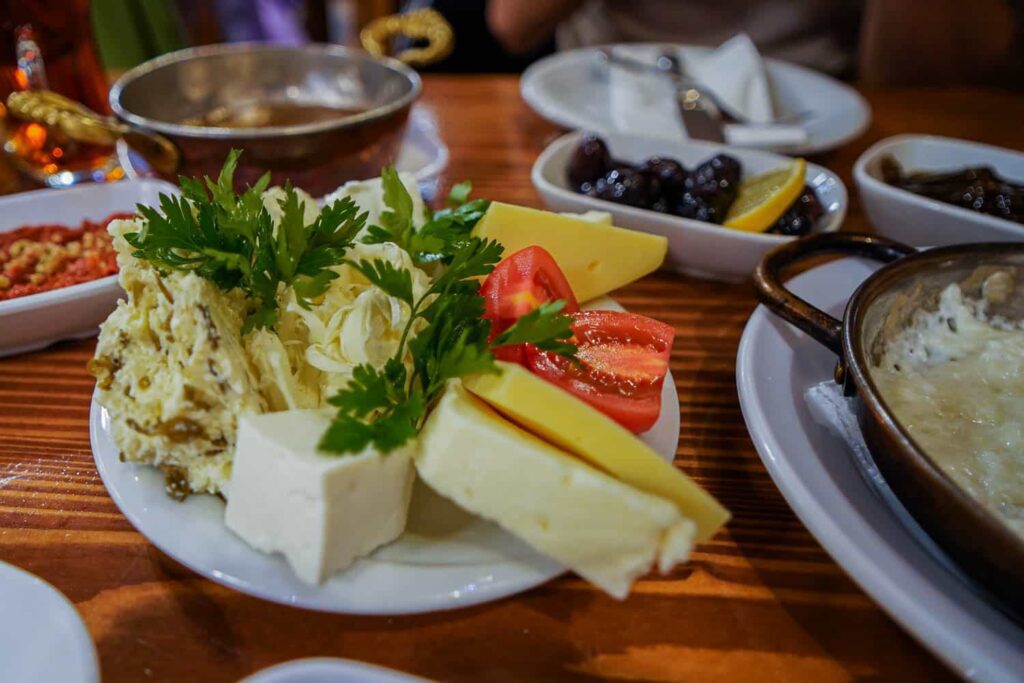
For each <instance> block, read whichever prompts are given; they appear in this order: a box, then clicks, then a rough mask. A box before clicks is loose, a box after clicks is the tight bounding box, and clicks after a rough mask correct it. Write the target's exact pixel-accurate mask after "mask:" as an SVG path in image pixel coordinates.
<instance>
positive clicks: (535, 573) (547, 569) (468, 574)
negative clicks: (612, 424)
mask: <svg viewBox="0 0 1024 683" xmlns="http://www.w3.org/2000/svg"><path fill="white" fill-rule="evenodd" d="M603 301H604V302H608V301H609V300H607V299H604V300H603ZM599 307H601V308H612V307H618V306H617V305H615V304H612V305H608V304H607V303H605V304H603V305H600V306H599ZM110 427H111V425H110V416H109V414H108V413H107V411H106V410H105V409H104V408H102V407H101V406H100V404H99V403H97V401H96V398H95V396H94V397H93V401H92V408H91V411H90V416H89V436H90V440H91V442H92V452H93V457H94V458H95V460H96V468H97V469H98V470H99V473H100V477H101V478H102V479H103V483H104V484H105V485H106V487H107V491H108V493H110V497H111V498H113V499H114V502H115V503H116V504H117V506H118V507H119V508H120V509H121V512H122V513H124V516H125V517H127V518H128V521H129V522H131V523H132V525H133V526H134V527H135V528H136V529H138V530H139V532H140V533H141V534H142V535H143V536H145V537H146V538H148V539H149V540H150V542H152V543H153V545H155V546H156V547H158V548H160V550H162V551H164V552H165V553H167V554H168V555H170V556H171V557H173V558H174V559H176V560H178V561H179V562H181V563H182V564H184V565H186V566H187V567H189V568H190V569H192V570H193V571H195V572H197V573H198V574H201V575H203V576H205V577H206V578H208V579H211V580H213V581H216V582H218V583H221V584H224V585H226V586H228V587H229V588H234V589H235V590H238V591H241V592H243V593H247V594H249V595H254V596H256V597H259V598H263V599H265V600H270V601H272V602H279V603H282V604H286V605H293V606H296V607H305V608H307V609H313V610H319V611H323V612H336V613H343V614H380V615H397V614H415V613H421V612H433V611H437V610H446V609H456V608H459V607H468V606H470V605H476V604H480V603H484V602H491V601H493V600H498V599H500V598H503V597H506V596H509V595H513V594H516V593H521V592H523V591H525V590H528V589H530V588H533V587H534V586H538V585H540V584H542V583H545V582H547V581H549V580H551V579H553V578H554V577H556V576H558V575H559V574H562V573H563V572H564V571H565V568H564V567H562V566H561V565H559V564H558V563H556V562H554V561H553V560H551V559H548V558H547V557H544V556H542V555H540V554H538V553H537V552H535V551H534V550H532V549H531V548H530V547H529V546H527V545H526V544H524V543H523V542H521V541H519V540H518V539H516V538H515V537H514V536H512V535H510V534H508V533H506V532H505V531H503V530H502V529H500V528H499V527H498V526H497V525H495V524H492V523H490V522H486V521H484V520H482V519H480V518H478V517H475V516H473V515H470V514H468V513H466V512H464V511H463V510H461V509H460V508H458V507H456V506H455V505H454V504H452V503H450V502H448V501H447V500H446V499H444V498H442V497H441V496H439V495H437V494H436V493H434V492H433V491H432V490H431V489H430V488H429V487H427V486H426V485H424V484H423V483H422V482H420V481H417V482H416V485H415V488H414V489H413V498H412V504H411V506H410V509H409V522H408V525H407V527H406V530H405V533H404V534H403V535H402V536H401V537H399V539H398V540H397V541H395V542H394V543H391V544H390V545H387V546H385V547H383V548H381V549H380V550H378V551H377V552H375V553H373V554H372V555H371V556H369V557H366V558H363V559H361V560H358V561H357V562H356V563H355V564H354V565H352V566H351V567H349V568H348V569H346V570H345V571H342V572H340V573H338V574H336V575H335V576H334V577H332V578H330V579H328V580H327V581H326V582H324V583H323V584H322V585H319V586H314V585H309V584H306V583H304V582H302V581H301V580H300V579H299V578H298V577H296V576H295V574H294V573H293V572H292V570H291V568H290V567H289V566H288V563H287V562H286V561H285V560H284V558H283V557H281V556H280V555H266V554H263V553H260V552H257V551H256V550H253V549H252V548H251V547H249V546H248V545H247V544H246V543H245V541H243V540H241V539H240V538H238V537H237V536H235V535H234V534H233V533H231V531H230V530H229V529H228V528H227V527H226V526H225V525H224V501H223V500H221V499H220V498H218V497H215V496H210V495H194V496H190V497H189V498H188V499H186V500H185V501H184V502H181V503H179V502H177V501H175V500H172V499H171V498H170V497H168V496H167V494H166V493H165V491H164V480H163V475H162V473H161V472H160V471H159V470H157V469H155V468H153V467H145V466H141V465H134V464H130V463H123V462H121V461H120V458H119V452H118V449H117V446H116V445H115V443H114V440H113V437H112V435H111V430H110ZM642 438H643V440H644V441H645V442H646V443H647V444H648V445H649V446H651V448H653V449H654V450H655V451H657V452H658V453H659V454H660V455H661V456H662V457H663V458H665V459H666V460H668V461H669V462H671V461H672V459H673V458H674V457H675V451H676V446H677V445H678V443H679V395H678V393H676V387H675V383H674V382H673V380H672V377H671V375H669V376H668V377H666V378H665V385H664V389H663V391H662V397H661V415H660V416H659V418H658V421H657V422H656V423H655V425H654V427H652V428H651V429H650V430H649V431H648V432H646V433H645V434H643V435H642ZM182 529H187V530H188V532H187V533H182Z"/></svg>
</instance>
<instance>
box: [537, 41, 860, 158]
mask: <svg viewBox="0 0 1024 683" xmlns="http://www.w3.org/2000/svg"><path fill="white" fill-rule="evenodd" d="M658 45H660V44H657V43H637V44H635V46H636V47H641V48H642V47H648V46H658ZM665 45H673V46H675V47H678V48H682V49H688V50H695V51H706V52H710V51H711V50H713V49H714V48H710V47H704V46H696V45H686V44H680V43H666V44H665ZM602 47H614V45H603V46H602V45H596V46H590V47H583V48H577V49H574V50H568V51H565V52H557V53H555V54H553V55H549V56H547V57H544V58H542V59H539V60H537V61H536V62H534V63H533V64H531V65H530V66H529V67H527V68H526V70H525V71H523V73H522V76H521V78H520V81H519V92H520V96H521V97H522V98H523V100H524V101H525V102H526V103H527V104H528V105H529V106H530V107H531V108H533V110H534V111H535V112H537V113H538V114H539V115H540V116H542V117H543V118H545V119H547V120H549V121H551V122H553V123H555V124H556V125H559V126H561V127H563V128H568V129H569V130H573V129H577V128H588V129H589V128H590V126H581V125H580V120H579V119H574V118H573V117H569V116H565V115H563V112H562V111H561V109H560V108H559V107H556V106H554V105H551V104H549V103H548V101H547V100H546V98H545V97H544V96H543V95H542V94H541V93H540V90H539V87H538V83H539V82H540V81H541V77H542V76H543V75H546V74H547V73H548V72H550V71H553V70H554V69H556V68H558V66H559V65H560V62H562V63H569V62H570V61H572V60H583V59H590V58H588V57H587V56H586V55H587V53H592V52H594V51H596V50H597V49H599V48H602ZM593 61H595V63H596V60H593ZM764 62H765V65H766V67H767V69H768V76H769V79H772V78H777V77H778V75H779V74H785V73H797V74H800V75H802V76H803V77H810V78H812V79H822V80H827V81H830V82H831V83H832V84H833V86H834V87H839V88H841V89H842V90H843V91H845V92H846V94H847V95H849V96H850V97H851V99H852V100H853V101H854V102H856V105H857V106H856V111H854V112H853V113H852V114H851V115H852V116H853V117H854V118H855V119H856V123H855V125H853V126H851V127H850V128H849V130H848V131H846V132H845V133H844V134H842V135H835V136H833V137H832V138H831V139H826V140H823V141H820V142H817V143H816V142H814V140H813V138H812V139H811V140H808V141H807V142H806V143H804V144H801V145H793V146H783V147H763V148H757V149H763V150H772V151H775V152H778V153H783V154H805V155H813V154H819V153H821V152H827V151H829V150H832V149H837V148H839V147H842V146H843V145H845V144H847V143H849V142H850V141H852V140H855V139H857V138H858V137H860V136H861V135H863V134H864V131H866V130H867V129H868V126H869V125H870V124H871V115H872V112H871V105H870V104H868V101H867V100H866V99H864V96H863V95H861V94H860V93H859V92H857V90H856V89H854V88H852V87H850V86H849V85H847V84H846V83H843V82H842V81H838V80H837V79H834V78H832V77H830V76H827V75H825V74H822V73H819V72H817V71H814V70H813V69H808V68H807V67H803V66H800V65H799V64H792V63H789V62H784V61H781V60H777V59H772V58H770V57H767V58H765V60H764ZM594 132H615V131H609V130H600V129H595V130H594Z"/></svg>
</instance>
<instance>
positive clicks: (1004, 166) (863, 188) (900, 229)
mask: <svg viewBox="0 0 1024 683" xmlns="http://www.w3.org/2000/svg"><path fill="white" fill-rule="evenodd" d="M886 155H892V156H893V157H894V158H895V159H896V160H897V161H898V162H899V163H900V165H902V166H903V168H904V170H907V171H954V170H957V169H961V168H965V167H967V166H981V165H984V166H992V167H993V168H994V169H995V170H996V172H997V173H999V174H1000V175H1002V176H1004V177H1006V178H1009V179H1011V180H1015V181H1017V182H1022V181H1024V153H1022V152H1015V151H1013V150H1009V149H1004V148H1002V147H994V146H992V145H983V144H980V143H977V142H968V141H967V140H957V139H955V138H944V137H938V136H934V135H896V136H893V137H890V138H885V139H884V140H880V141H879V142H876V143H875V144H874V145H872V146H871V147H870V148H869V149H868V150H867V151H866V152H864V153H863V154H861V155H860V157H858V159H857V162H856V163H855V164H854V166H853V178H854V183H855V184H856V185H857V191H858V192H859V193H860V199H861V202H862V203H863V204H864V211H865V212H867V214H868V218H869V219H870V220H871V223H872V225H874V226H875V230H876V232H877V233H878V234H879V235H884V236H886V237H891V238H892V239H895V240H899V241H900V242H903V243H905V244H910V245H913V246H915V247H925V246H935V247H941V246H945V245H948V244H963V243H966V242H1019V241H1021V240H1024V225H1021V224H1019V223H1014V222H1013V221H1009V220H1006V219H1004V218H997V217H996V216H989V215H987V214H983V213H978V212H977V211H971V210H970V209H965V208H963V207H959V206H954V205H952V204H947V203H945V202H940V201H938V200H936V199H929V198H928V197H922V196H921V195H917V194H914V193H913V192H909V191H907V190H901V189H900V188H898V187H893V186H892V185H888V184H886V183H885V181H883V180H882V171H881V160H882V157H884V156H886Z"/></svg>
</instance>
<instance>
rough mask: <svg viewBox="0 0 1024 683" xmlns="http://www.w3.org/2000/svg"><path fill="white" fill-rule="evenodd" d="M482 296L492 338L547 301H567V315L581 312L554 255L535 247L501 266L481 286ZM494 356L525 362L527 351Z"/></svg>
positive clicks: (510, 350) (512, 350)
mask: <svg viewBox="0 0 1024 683" xmlns="http://www.w3.org/2000/svg"><path fill="white" fill-rule="evenodd" d="M480 295H481V296H482V297H483V298H484V307H485V308H484V318H486V319H487V320H490V321H491V339H494V338H495V337H497V336H498V335H499V334H501V333H502V332H504V331H505V330H506V329H508V328H509V327H511V326H512V325H513V324H514V323H515V322H516V321H517V320H519V318H521V317H523V316H524V315H526V314H527V313H529V312H530V311H532V310H533V309H535V308H537V307H538V306H540V305H541V304H543V303H546V302H548V301H558V300H559V299H561V300H563V301H565V307H564V308H563V309H562V311H563V312H564V313H575V312H577V311H579V310H580V306H579V304H578V303H577V302H576V296H575V295H574V294H573V293H572V287H571V286H570V285H569V281H568V280H567V279H566V278H565V274H564V273H562V269H561V268H559V267H558V264H557V263H556V262H555V259H554V258H553V257H552V256H551V254H549V253H548V252H547V251H546V250H545V249H543V248H542V247H536V246H534V247H526V248H525V249H520V250H519V251H517V252H515V253H514V254H512V255H511V256H509V257H507V258H506V259H505V260H503V261H502V262H501V263H499V264H498V265H497V266H496V267H495V269H494V270H493V271H491V274H490V275H488V276H487V279H486V280H484V283H483V285H481V286H480ZM495 355H496V356H498V358H500V359H501V360H507V361H511V362H514V363H523V362H524V361H525V348H524V345H518V346H509V347H503V348H500V349H498V350H497V352H496V353H495Z"/></svg>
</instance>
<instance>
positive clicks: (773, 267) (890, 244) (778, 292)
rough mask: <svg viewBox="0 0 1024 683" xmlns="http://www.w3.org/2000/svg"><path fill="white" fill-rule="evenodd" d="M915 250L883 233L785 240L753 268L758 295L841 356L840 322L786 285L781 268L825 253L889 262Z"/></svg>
mask: <svg viewBox="0 0 1024 683" xmlns="http://www.w3.org/2000/svg"><path fill="white" fill-rule="evenodd" d="M916 251H917V250H916V249H915V248H914V247H909V246H907V245H905V244H901V243H900V242H895V241H893V240H889V239H886V238H884V237H877V236H874V235H857V234H852V233H825V234H821V235H814V236H812V237H805V238H804V239H799V240H794V241H792V242H787V243H786V244H783V245H780V246H778V247H775V248H774V249H772V250H771V251H770V252H768V253H767V254H766V255H765V257H764V258H763V259H762V260H761V263H759V264H758V266H757V269H756V270H755V271H754V286H755V287H756V288H757V298H758V299H760V301H761V303H762V304H764V305H765V306H766V307H768V309H769V310H771V311H772V313H774V314H776V315H777V316H779V317H780V318H783V319H784V320H786V321H788V322H790V323H792V324H793V325H795V326H796V327H798V328H800V329H801V330H803V331H804V332H806V333H807V334H809V335H810V336H811V337H813V338H814V339H816V340H817V341H818V342H819V343H821V344H822V345H823V346H826V347H828V348H829V349H830V350H831V351H833V352H834V353H835V354H836V355H837V356H840V357H842V351H843V342H842V334H843V333H842V328H843V325H842V323H841V322H840V321H838V320H836V319H835V318H833V317H832V316H831V315H829V314H828V313H825V312H824V311H822V310H820V309H818V308H816V307H815V306H813V305H811V304H810V303H808V302H807V301H805V300H804V299H801V298H800V297H798V296H797V295H796V294H794V293H793V292H791V291H790V290H789V289H787V288H786V285H785V284H784V283H783V271H785V270H786V269H787V268H789V267H790V266H792V265H794V264H796V263H799V262H801V261H805V260H807V259H809V258H812V257H815V256H821V255H824V254H843V255H846V256H861V257H865V258H870V259H874V260H875V261H881V262H883V263H889V262H891V261H896V260H897V259H901V258H903V257H904V256H908V255H910V254H913V253H915V252H916Z"/></svg>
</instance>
